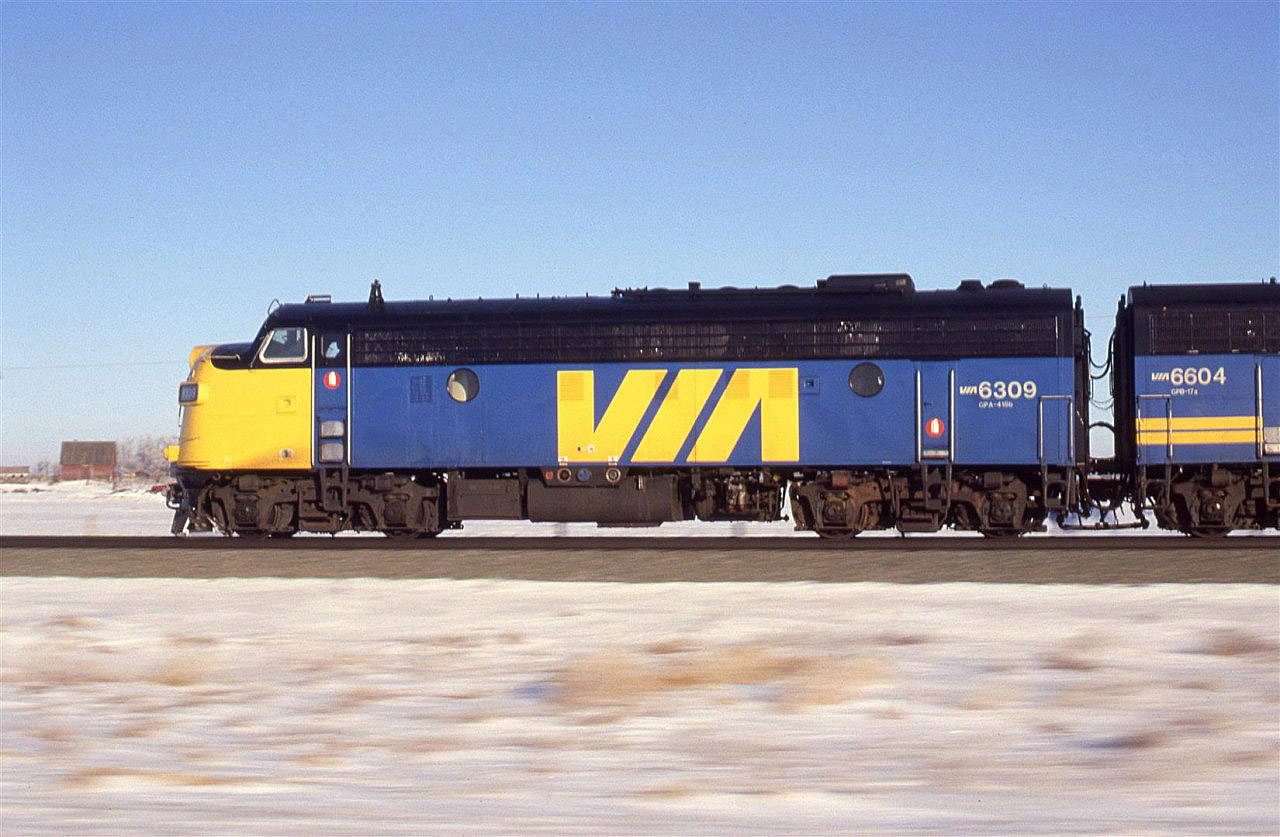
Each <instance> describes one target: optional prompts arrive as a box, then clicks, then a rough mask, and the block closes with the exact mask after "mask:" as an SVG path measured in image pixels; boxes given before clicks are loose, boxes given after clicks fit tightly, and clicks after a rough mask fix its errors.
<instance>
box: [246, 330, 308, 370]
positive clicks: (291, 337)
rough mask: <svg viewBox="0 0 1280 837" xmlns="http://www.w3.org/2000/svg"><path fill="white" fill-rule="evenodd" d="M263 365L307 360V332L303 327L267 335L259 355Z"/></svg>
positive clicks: (276, 331)
mask: <svg viewBox="0 0 1280 837" xmlns="http://www.w3.org/2000/svg"><path fill="white" fill-rule="evenodd" d="M258 357H260V358H261V359H262V362H263V363H290V362H296V361H300V360H306V359H307V330H306V329H305V328H302V327H301V326H295V327H292V328H277V329H276V330H275V331H273V332H271V333H270V334H268V335H267V341H266V342H265V343H263V344H262V351H261V352H260V353H259V354H258Z"/></svg>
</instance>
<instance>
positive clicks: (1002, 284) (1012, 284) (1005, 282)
mask: <svg viewBox="0 0 1280 837" xmlns="http://www.w3.org/2000/svg"><path fill="white" fill-rule="evenodd" d="M1022 287H1023V284H1022V283H1021V282H1019V281H1018V280H1017V279H997V280H996V281H994V282H992V283H991V289H992V290H993V291H1007V290H1009V289H1011V288H1022Z"/></svg>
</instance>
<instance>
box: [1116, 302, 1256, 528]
mask: <svg viewBox="0 0 1280 837" xmlns="http://www.w3.org/2000/svg"><path fill="white" fill-rule="evenodd" d="M1113 365H1114V368H1113V370H1112V381H1113V394H1114V396H1115V416H1116V427H1117V429H1118V432H1117V439H1116V454H1117V464H1118V467H1119V470H1120V471H1121V472H1122V473H1123V474H1125V475H1126V476H1127V477H1128V478H1129V480H1130V481H1131V482H1130V486H1129V494H1130V495H1131V498H1132V500H1133V502H1134V503H1135V504H1136V505H1138V506H1139V507H1147V508H1150V509H1151V510H1152V511H1153V512H1154V514H1155V517H1156V521H1157V522H1158V523H1159V525H1160V526H1162V527H1164V528H1167V529H1178V530H1181V531H1184V532H1191V533H1194V534H1202V535H1213V534H1225V533H1226V532H1228V531H1230V530H1232V529H1256V528H1266V527H1274V526H1278V525H1280V285H1277V284H1276V281H1275V279H1272V280H1271V281H1270V282H1269V283H1265V284H1264V283H1255V284H1213V285H1209V284H1203V285H1153V286H1146V285H1144V286H1141V287H1134V288H1131V289H1130V290H1129V294H1128V298H1127V300H1126V299H1121V301H1120V308H1119V312H1118V313H1117V315H1116V330H1115V345H1114V350H1113Z"/></svg>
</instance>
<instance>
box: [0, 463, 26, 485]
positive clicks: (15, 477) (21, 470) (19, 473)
mask: <svg viewBox="0 0 1280 837" xmlns="http://www.w3.org/2000/svg"><path fill="white" fill-rule="evenodd" d="M29 479H31V467H30V466H29V465H0V482H26V481H27V480H29Z"/></svg>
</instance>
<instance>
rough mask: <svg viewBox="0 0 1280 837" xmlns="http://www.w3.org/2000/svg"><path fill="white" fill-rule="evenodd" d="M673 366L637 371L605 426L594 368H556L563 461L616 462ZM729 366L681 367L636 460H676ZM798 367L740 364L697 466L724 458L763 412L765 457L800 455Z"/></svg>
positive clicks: (699, 448)
mask: <svg viewBox="0 0 1280 837" xmlns="http://www.w3.org/2000/svg"><path fill="white" fill-rule="evenodd" d="M667 372H668V370H666V369H630V370H628V371H627V373H626V375H625V376H623V378H622V383H621V384H620V385H619V386H618V391H617V392H616V393H614V396H613V400H611V401H610V402H609V406H608V407H606V408H605V411H604V415H603V416H601V417H600V423H599V424H597V423H596V422H595V373H594V372H593V371H592V370H590V369H583V370H561V371H559V372H557V373H556V409H557V419H556V420H557V427H556V430H557V453H558V456H559V461H560V462H565V463H569V462H617V461H619V460H620V459H621V458H622V455H623V453H624V452H625V451H626V449H627V446H628V445H629V444H630V442H631V439H632V438H633V437H634V436H635V434H636V430H637V429H638V428H639V425H640V421H641V419H643V418H644V415H645V413H646V412H647V411H648V409H649V406H650V404H652V403H653V399H654V397H655V396H656V395H657V393H658V389H659V388H660V387H661V386H662V382H663V380H665V379H666V377H667ZM723 374H724V370H723V369H680V370H678V371H677V372H676V375H675V379H674V380H673V381H672V382H671V388H670V389H669V390H667V394H666V395H665V396H663V399H662V403H661V404H659V405H658V410H657V412H656V413H655V414H654V416H653V421H652V422H650V423H649V427H648V429H646V430H645V432H644V435H643V436H642V437H641V438H640V442H639V444H638V445H637V446H636V449H635V453H634V454H633V455H632V457H631V461H632V462H634V463H668V462H675V461H676V457H678V456H679V455H680V449H681V448H682V447H683V446H684V443H685V441H686V440H687V439H688V438H689V434H690V433H691V432H692V431H693V427H694V424H695V423H696V422H697V420H698V416H700V415H701V414H702V412H703V408H704V407H706V405H707V402H708V401H709V400H710V398H711V394H712V392H713V391H714V390H715V388H716V385H717V384H718V383H719V381H720V378H721V376H722V375H723ZM796 380H797V370H796V369H794V368H785V369H735V370H734V371H733V373H732V374H731V375H730V377H729V382H728V384H727V385H726V386H725V389H724V393H723V394H722V395H721V396H720V400H719V401H717V402H716V405H715V407H714V409H712V411H711V415H710V416H708V417H707V421H706V424H705V425H704V426H703V428H702V431H701V432H700V433H699V434H698V437H697V439H696V440H695V441H694V443H693V447H692V449H691V450H690V451H689V456H688V459H687V461H688V462H689V463H692V464H704V463H705V464H710V463H718V462H725V461H727V460H728V459H729V456H730V455H731V454H732V453H733V449H734V447H735V446H736V445H737V444H738V440H739V439H740V438H741V437H742V433H743V431H744V430H746V427H747V423H748V422H749V421H750V420H751V417H752V415H754V414H755V412H756V408H757V407H759V409H760V461H761V462H796V461H798V460H799V459H800V404H799V398H798V397H797V395H798V393H797V386H796Z"/></svg>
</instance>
